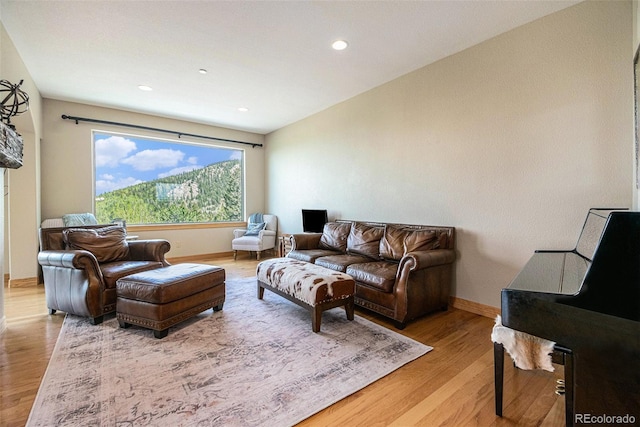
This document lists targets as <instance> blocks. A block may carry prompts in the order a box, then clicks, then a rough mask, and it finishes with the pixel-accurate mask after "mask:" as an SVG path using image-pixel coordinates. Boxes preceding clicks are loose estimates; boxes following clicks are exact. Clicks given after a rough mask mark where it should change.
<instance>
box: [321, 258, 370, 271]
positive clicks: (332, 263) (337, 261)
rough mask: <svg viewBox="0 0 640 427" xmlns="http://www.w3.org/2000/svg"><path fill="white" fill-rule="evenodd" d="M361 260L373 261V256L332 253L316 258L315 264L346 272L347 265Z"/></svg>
mask: <svg viewBox="0 0 640 427" xmlns="http://www.w3.org/2000/svg"><path fill="white" fill-rule="evenodd" d="M360 262H371V258H367V257H365V256H362V255H349V254H347V255H330V256H323V257H320V258H318V259H316V261H315V264H316V265H319V266H321V267H326V268H330V269H331V270H336V271H340V272H342V273H345V272H346V271H347V267H349V266H350V265H351V264H357V263H360Z"/></svg>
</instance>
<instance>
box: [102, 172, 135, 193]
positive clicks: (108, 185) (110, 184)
mask: <svg viewBox="0 0 640 427" xmlns="http://www.w3.org/2000/svg"><path fill="white" fill-rule="evenodd" d="M106 176H108V175H106V174H105V175H103V176H102V178H105V177H106ZM141 182H143V181H141V180H139V179H136V178H133V177H127V178H122V179H119V180H116V181H114V180H113V177H111V179H99V180H96V194H102V193H105V192H108V191H114V190H119V189H121V188H125V187H128V186H130V185H135V184H140V183H141Z"/></svg>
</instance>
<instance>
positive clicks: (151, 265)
mask: <svg viewBox="0 0 640 427" xmlns="http://www.w3.org/2000/svg"><path fill="white" fill-rule="evenodd" d="M161 267H164V266H163V265H162V263H161V262H160V261H115V262H109V263H104V264H100V270H102V277H104V285H105V287H106V288H107V289H115V288H116V282H117V281H118V279H119V278H121V277H125V276H129V275H130V274H135V273H140V272H142V271H148V270H155V269H156V268H161Z"/></svg>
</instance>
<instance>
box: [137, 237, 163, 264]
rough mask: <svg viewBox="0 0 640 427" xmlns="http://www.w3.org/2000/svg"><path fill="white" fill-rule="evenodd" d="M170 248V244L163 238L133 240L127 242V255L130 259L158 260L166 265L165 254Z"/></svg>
mask: <svg viewBox="0 0 640 427" xmlns="http://www.w3.org/2000/svg"><path fill="white" fill-rule="evenodd" d="M170 249H171V244H170V243H169V241H167V240H165V239H148V240H133V241H131V242H129V257H130V258H131V260H132V261H160V262H161V263H162V264H163V265H164V266H167V265H169V263H168V262H167V260H166V259H165V254H166V253H167V252H169V250H170Z"/></svg>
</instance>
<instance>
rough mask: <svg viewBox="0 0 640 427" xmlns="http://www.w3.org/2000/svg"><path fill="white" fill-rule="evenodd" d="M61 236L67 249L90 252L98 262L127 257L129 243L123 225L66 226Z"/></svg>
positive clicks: (119, 259)
mask: <svg viewBox="0 0 640 427" xmlns="http://www.w3.org/2000/svg"><path fill="white" fill-rule="evenodd" d="M62 237H63V240H64V242H65V245H66V246H67V248H68V249H76V250H78V249H79V250H85V251H89V252H91V253H92V254H93V255H94V256H95V257H96V259H97V260H98V262H113V261H124V260H126V259H128V258H129V245H128V243H127V240H126V237H127V232H126V231H125V229H124V227H121V226H119V225H112V226H109V227H102V228H67V229H66V230H64V231H63V232H62Z"/></svg>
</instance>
